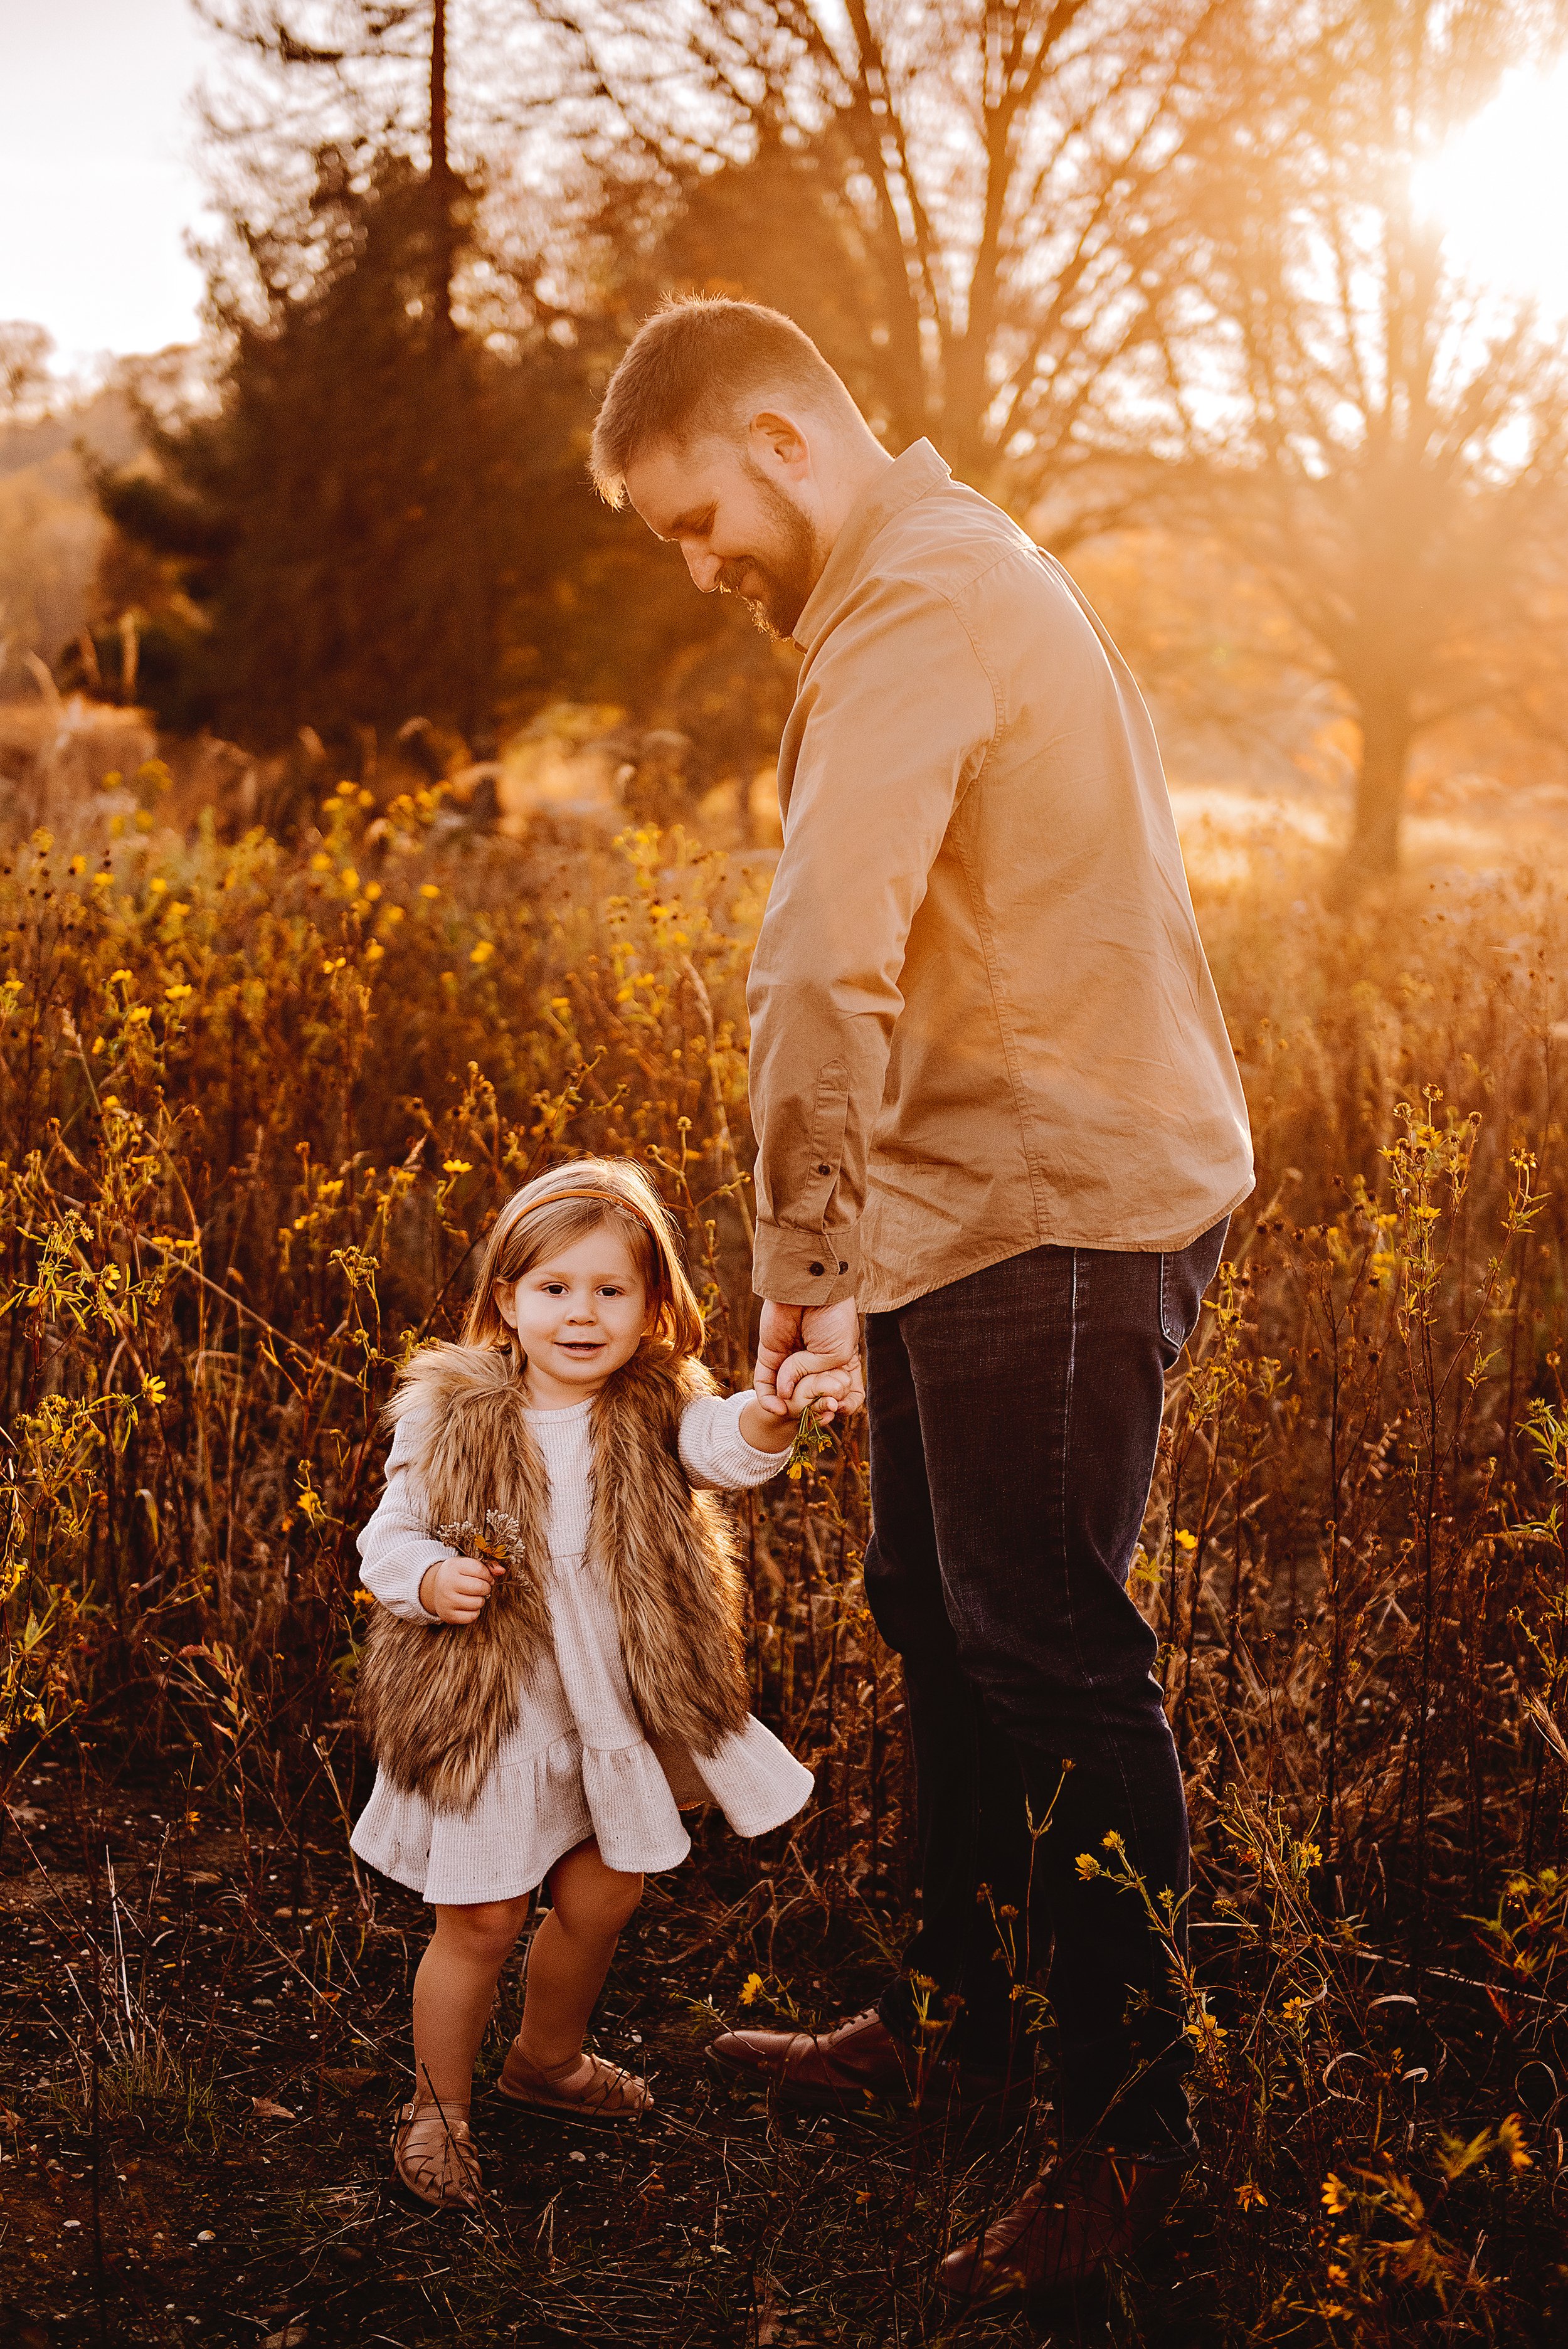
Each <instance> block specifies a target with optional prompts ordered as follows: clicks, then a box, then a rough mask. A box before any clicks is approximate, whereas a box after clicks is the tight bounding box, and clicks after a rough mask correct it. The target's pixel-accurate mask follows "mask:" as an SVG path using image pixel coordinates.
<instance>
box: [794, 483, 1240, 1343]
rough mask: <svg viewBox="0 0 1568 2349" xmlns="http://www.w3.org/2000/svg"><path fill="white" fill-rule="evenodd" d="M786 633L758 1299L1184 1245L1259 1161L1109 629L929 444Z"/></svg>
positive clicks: (1142, 717) (824, 1295) (1136, 701)
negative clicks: (796, 663)
mask: <svg viewBox="0 0 1568 2349" xmlns="http://www.w3.org/2000/svg"><path fill="white" fill-rule="evenodd" d="M795 634H796V637H797V639H798V641H799V643H800V645H801V646H802V647H804V649H805V655H806V658H805V663H804V666H803V667H802V668H801V671H800V683H799V691H798V693H797V695H796V698H795V705H794V708H793V709H792V710H791V711H790V713H789V723H788V725H787V726H786V727H785V730H784V738H783V742H782V744H781V747H780V752H779V797H780V800H781V802H782V804H783V810H784V849H783V854H782V855H781V856H780V858H779V870H778V873H777V875H776V877H775V879H774V883H773V888H772V894H771V895H770V897H769V905H768V911H767V914H766V916H765V917H764V920H763V924H762V928H761V932H760V935H759V936H758V941H757V950H756V954H755V956H754V957H753V960H752V966H751V978H750V984H749V987H748V1004H749V1008H750V1012H751V1102H752V1112H753V1118H754V1122H755V1125H756V1131H757V1140H758V1151H757V1207H758V1227H757V1250H756V1257H755V1274H754V1277H755V1283H756V1287H757V1289H758V1294H759V1295H761V1296H763V1297H770V1298H774V1299H779V1301H781V1302H783V1303H787V1304H795V1305H824V1304H829V1303H831V1302H832V1301H833V1300H835V1299H838V1298H841V1297H848V1296H858V1298H859V1299H860V1301H861V1306H862V1308H863V1309H865V1310H866V1311H868V1312H879V1311H888V1310H891V1309H893V1308H895V1307H897V1306H900V1305H903V1304H907V1303H908V1302H909V1300H910V1299H912V1298H916V1297H921V1296H923V1295H924V1294H925V1293H926V1292H927V1291H928V1290H930V1289H933V1288H941V1287H943V1286H944V1285H945V1284H946V1283H947V1282H949V1281H954V1280H958V1279H961V1278H963V1277H964V1276H965V1274H966V1273H972V1272H979V1271H982V1270H984V1268H985V1267H986V1266H987V1265H992V1264H996V1263H999V1262H1000V1261H1001V1260H1002V1259H1003V1258H1004V1257H1009V1256H1016V1255H1019V1254H1021V1253H1022V1252H1023V1251H1024V1250H1025V1249H1026V1248H1032V1247H1040V1246H1042V1245H1043V1244H1045V1243H1046V1242H1055V1243H1057V1245H1059V1246H1063V1247H1093V1248H1132V1249H1175V1248H1180V1247H1186V1246H1187V1244H1188V1243H1189V1242H1190V1241H1191V1240H1193V1239H1196V1238H1197V1237H1198V1236H1199V1234H1200V1233H1202V1232H1204V1231H1207V1230H1208V1228H1209V1226H1211V1225H1212V1224H1214V1223H1216V1222H1218V1220H1219V1218H1220V1217H1221V1216H1222V1215H1224V1214H1226V1213H1227V1212H1228V1210H1229V1209H1231V1208H1232V1207H1233V1206H1236V1205H1237V1204H1238V1203H1239V1202H1240V1201H1241V1200H1243V1199H1244V1198H1245V1197H1246V1195H1247V1193H1248V1192H1249V1191H1250V1189H1251V1188H1252V1182H1253V1165H1252V1149H1251V1143H1250V1141H1249V1138H1248V1131H1247V1112H1246V1103H1245V1102H1244V1100H1243V1094H1242V1088H1241V1080H1240V1078H1239V1077H1238V1075H1237V1073H1236V1064H1235V1059H1234V1056H1233V1053H1232V1050H1231V1045H1230V1040H1229V1038H1228V1036H1227V1035H1226V1032H1225V1023H1224V1019H1223V1018H1222V1014H1221V1010H1220V1005H1219V1001H1218V999H1217V998H1216V996H1215V993H1214V986H1213V981H1212V978H1210V976H1209V968H1208V964H1207V963H1206V962H1205V960H1204V957H1203V949H1202V944H1201V943H1200V941H1199V937H1198V927H1197V924H1196V922H1195V920H1194V918H1193V914H1192V904H1191V898H1190V896H1189V895H1188V892H1187V878H1186V874H1185V873H1184V871H1183V869H1182V864H1181V847H1180V845H1179V843H1178V841H1177V837H1176V827H1175V823H1174V821H1173V819H1172V816H1171V802H1170V798H1169V796H1168V794H1167V792H1166V789H1165V778H1164V774H1163V772H1162V771H1161V763H1160V753H1159V750H1158V749H1157V747H1156V744H1155V740H1154V731H1153V728H1152V727H1151V725H1150V719H1149V713H1148V711H1147V710H1146V709H1145V708H1144V706H1143V702H1142V700H1141V698H1140V695H1139V692H1138V688H1137V687H1136V686H1135V685H1134V683H1133V681H1132V678H1131V676H1130V673H1129V671H1128V669H1127V667H1126V665H1125V664H1124V663H1123V661H1122V659H1121V657H1120V656H1119V653H1118V652H1117V650H1116V647H1115V646H1114V645H1113V644H1112V643H1111V641H1110V639H1109V636H1107V635H1106V634H1105V631H1104V630H1103V628H1101V626H1099V621H1098V620H1097V619H1096V618H1095V616H1094V614H1093V613H1092V612H1091V611H1090V610H1089V608H1088V605H1087V604H1086V603H1085V602H1084V600H1083V598H1082V596H1081V595H1079V594H1078V590H1077V588H1076V587H1075V586H1074V585H1073V583H1072V581H1071V579H1070V578H1069V577H1068V574H1067V573H1066V572H1065V571H1064V570H1063V569H1062V568H1061V566H1060V564H1057V563H1055V562H1053V561H1052V559H1051V558H1050V556H1049V555H1047V554H1042V553H1041V552H1040V550H1039V549H1038V548H1037V546H1035V545H1034V543H1032V542H1031V541H1030V540H1029V539H1028V538H1027V537H1026V535H1025V533H1023V532H1022V531H1021V530H1019V529H1018V527H1017V526H1016V523H1012V522H1010V521H1009V520H1008V518H1007V516H1006V514H1005V513H1003V512H1000V511H999V509H998V508H997V507H995V506H994V505H992V504H991V503H990V502H988V501H987V500H986V499H985V498H983V497H981V496H979V495H978V494H977V493H976V492H975V491H973V490H968V489H965V488H963V487H962V486H961V485H960V484H959V483H958V482H956V481H954V480H953V479H952V477H951V475H950V474H949V472H948V470H947V467H946V466H945V465H944V463H943V461H942V460H941V458H940V457H938V456H937V454H936V452H935V450H934V449H933V448H932V447H931V444H930V443H929V441H925V440H922V441H919V442H918V443H917V444H916V445H915V446H914V447H913V449H910V450H906V451H905V453H904V454H903V456H902V457H900V458H899V459H898V460H897V462H896V463H895V464H893V465H892V467H890V468H889V469H888V470H887V471H885V472H884V473H882V475H881V477H880V478H879V480H878V481H877V484H876V486H875V487H874V488H873V489H872V490H871V491H870V492H868V493H867V494H866V495H865V496H864V497H862V498H861V501H860V502H859V503H858V504H857V505H856V506H855V507H854V508H853V510H852V511H851V514H850V516H849V519H848V521H847V522H846V523H845V525H844V528H843V530H842V532H841V534H840V536H839V539H838V541H837V543H836V544H835V545H834V548H833V551H832V554H830V557H829V559H828V564H827V567H826V568H825V570H824V571H823V573H822V576H821V578H820V580H819V582H818V584H817V585H816V588H815V589H814V590H813V592H812V595H811V597H810V602H809V603H808V604H807V605H806V608H805V610H804V611H803V612H802V613H801V615H800V618H799V623H798V625H797V626H796V630H795Z"/></svg>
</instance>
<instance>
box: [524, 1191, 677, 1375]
mask: <svg viewBox="0 0 1568 2349" xmlns="http://www.w3.org/2000/svg"><path fill="white" fill-rule="evenodd" d="M495 1301H496V1307H497V1309H498V1311H499V1312H500V1317H501V1319H502V1320H503V1321H504V1322H505V1323H506V1325H507V1327H508V1329H509V1330H516V1332H517V1337H518V1342H519V1344H520V1345H521V1348H522V1350H523V1353H524V1354H525V1356H526V1357H527V1361H528V1371H527V1385H528V1390H529V1393H530V1396H531V1399H532V1400H533V1401H534V1402H537V1403H539V1404H541V1405H542V1406H543V1407H544V1408H545V1409H546V1410H550V1409H559V1408H561V1407H562V1406H564V1405H566V1404H568V1403H574V1402H583V1400H584V1398H585V1397H586V1396H588V1395H591V1394H596V1393H597V1392H598V1390H599V1389H600V1388H601V1387H602V1386H603V1383H604V1381H605V1380H606V1379H607V1378H609V1377H610V1376H611V1374H612V1372H614V1371H618V1370H619V1369H620V1367H621V1365H622V1363H623V1362H629V1361H631V1359H632V1356H633V1355H634V1353H635V1352H636V1350H637V1348H638V1347H639V1346H640V1345H641V1344H642V1341H643V1340H644V1338H645V1336H646V1334H647V1330H648V1324H649V1319H650V1315H649V1310H648V1293H647V1288H646V1286H645V1282H644V1279H643V1276H642V1273H641V1271H640V1270H639V1269H638V1267H637V1264H636V1260H635V1258H634V1256H633V1254H632V1251H631V1249H630V1247H628V1246H627V1244H626V1241H625V1240H624V1238H623V1237H622V1235H621V1234H620V1232H618V1231H617V1230H616V1228H615V1226H614V1225H613V1224H608V1223H605V1224H599V1225H597V1226H595V1227H594V1229H593V1231H591V1232H584V1233H583V1237H582V1238H581V1239H575V1240H573V1242H572V1243H571V1245H570V1247H562V1248H558V1249H557V1250H556V1251H555V1253H554V1254H553V1255H552V1256H548V1257H541V1258H540V1260H539V1262H538V1263H537V1264H535V1265H531V1266H530V1268H529V1269H528V1270H527V1271H526V1272H525V1273H524V1274H523V1275H522V1277H521V1279H520V1280H516V1281H507V1280H498V1281H497V1283H496V1285H495Z"/></svg>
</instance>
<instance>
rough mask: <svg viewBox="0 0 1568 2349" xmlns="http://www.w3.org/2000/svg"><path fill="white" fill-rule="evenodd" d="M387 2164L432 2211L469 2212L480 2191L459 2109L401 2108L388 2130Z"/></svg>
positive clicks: (463, 2115) (466, 2126) (471, 2147)
mask: <svg viewBox="0 0 1568 2349" xmlns="http://www.w3.org/2000/svg"><path fill="white" fill-rule="evenodd" d="M392 2166H393V2168H395V2169H396V2170H397V2175H398V2177H399V2178H401V2179H402V2181H403V2183H404V2185H405V2186H406V2187H407V2189H408V2191H409V2193H410V2194H417V2195H418V2198H419V2199H420V2201H421V2202H428V2204H429V2206H430V2208H431V2209H433V2210H462V2209H469V2210H471V2209H476V2208H477V2206H478V2204H479V2199H480V2194H481V2193H482V2192H483V2190H484V2181H483V2178H481V2176H480V2158H479V2156H478V2154H477V2153H476V2152H475V2151H474V2140H473V2136H472V2133H471V2131H470V2130H469V2116H468V2111H467V2108H466V2107H464V2106H452V2105H434V2104H428V2105H405V2106H403V2107H402V2109H401V2111H400V2112H399V2113H398V2115H397V2122H396V2124H395V2126H394V2127H393V2130H392Z"/></svg>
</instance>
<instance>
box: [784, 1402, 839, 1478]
mask: <svg viewBox="0 0 1568 2349" xmlns="http://www.w3.org/2000/svg"><path fill="white" fill-rule="evenodd" d="M832 1448H833V1439H832V1436H831V1435H830V1433H829V1431H828V1430H827V1429H826V1428H825V1427H824V1426H823V1425H822V1423H821V1421H820V1419H819V1418H818V1417H817V1406H816V1404H815V1403H814V1402H809V1403H808V1404H807V1405H806V1408H805V1410H804V1411H803V1412H802V1413H800V1424H799V1427H798V1428H797V1429H796V1430H795V1441H794V1443H793V1444H791V1445H790V1446H789V1461H788V1463H787V1464H786V1465H787V1473H788V1475H789V1482H790V1483H791V1484H792V1485H798V1484H799V1481H800V1478H801V1476H802V1475H804V1474H805V1472H806V1470H807V1469H808V1468H809V1467H810V1465H811V1464H812V1462H813V1461H814V1460H815V1459H816V1458H817V1456H818V1454H820V1453H823V1452H830V1451H831V1450H832Z"/></svg>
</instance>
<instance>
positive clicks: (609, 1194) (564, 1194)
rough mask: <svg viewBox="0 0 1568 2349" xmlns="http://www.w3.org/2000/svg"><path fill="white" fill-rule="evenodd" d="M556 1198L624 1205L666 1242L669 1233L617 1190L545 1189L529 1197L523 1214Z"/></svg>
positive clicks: (535, 1211) (606, 1204) (643, 1209)
mask: <svg viewBox="0 0 1568 2349" xmlns="http://www.w3.org/2000/svg"><path fill="white" fill-rule="evenodd" d="M558 1199H597V1200H599V1201H600V1202H601V1203H602V1204H603V1206H606V1207H624V1208H625V1210H626V1213H627V1214H628V1215H629V1216H638V1217H639V1218H640V1219H641V1221H642V1222H643V1223H645V1225H646V1226H647V1227H648V1229H649V1231H650V1232H651V1233H652V1234H653V1237H654V1238H655V1240H657V1241H659V1242H660V1243H661V1245H663V1244H667V1242H668V1238H669V1235H668V1233H667V1232H665V1231H663V1230H661V1229H660V1227H659V1226H658V1225H657V1224H656V1223H655V1221H654V1218H653V1216H651V1215H650V1214H649V1213H648V1211H647V1209H646V1207H640V1206H638V1205H637V1203H636V1201H635V1200H634V1199H624V1198H623V1197H622V1196H621V1194H620V1193H619V1192H618V1191H547V1192H546V1193H545V1195H544V1196H543V1198H542V1199H531V1200H530V1202H529V1204H528V1206H526V1207H524V1209H523V1210H522V1212H523V1214H524V1215H525V1216H532V1215H536V1214H537V1213H538V1211H539V1209H540V1208H541V1207H553V1206H554V1205H555V1203H556V1201H557V1200H558Z"/></svg>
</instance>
